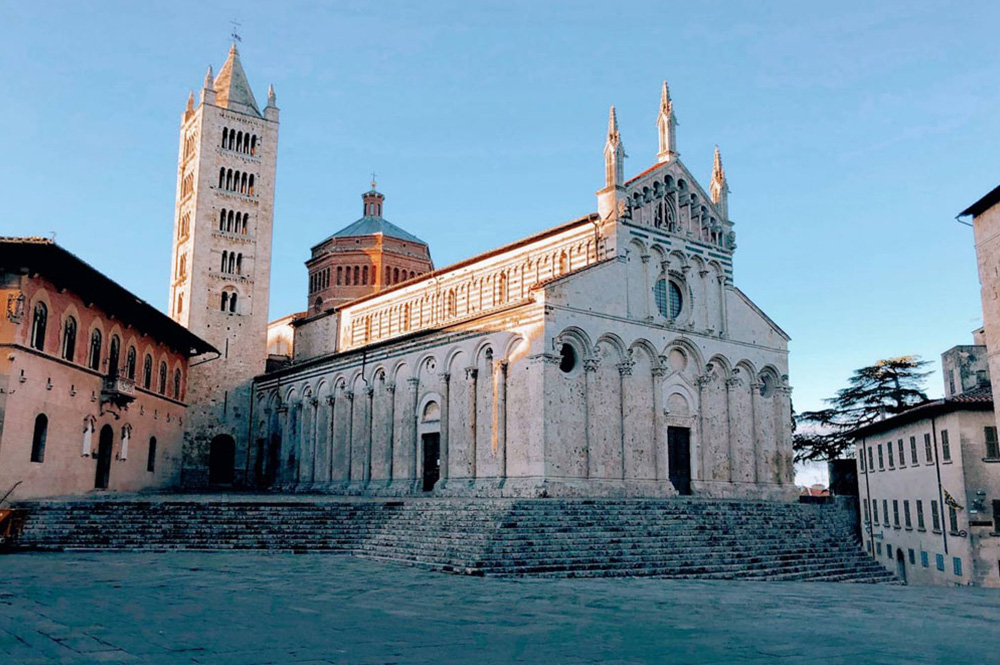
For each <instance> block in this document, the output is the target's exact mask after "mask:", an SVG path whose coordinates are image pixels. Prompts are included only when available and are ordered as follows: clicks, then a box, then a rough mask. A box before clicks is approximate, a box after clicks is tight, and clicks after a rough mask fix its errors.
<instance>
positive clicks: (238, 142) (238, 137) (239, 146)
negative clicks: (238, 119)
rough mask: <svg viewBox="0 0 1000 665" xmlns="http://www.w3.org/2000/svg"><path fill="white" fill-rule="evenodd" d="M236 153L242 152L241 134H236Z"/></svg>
mask: <svg viewBox="0 0 1000 665" xmlns="http://www.w3.org/2000/svg"><path fill="white" fill-rule="evenodd" d="M236 152H243V132H236Z"/></svg>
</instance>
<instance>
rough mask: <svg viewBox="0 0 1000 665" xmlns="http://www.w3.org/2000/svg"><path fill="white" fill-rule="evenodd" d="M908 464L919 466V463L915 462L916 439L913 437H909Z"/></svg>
mask: <svg viewBox="0 0 1000 665" xmlns="http://www.w3.org/2000/svg"><path fill="white" fill-rule="evenodd" d="M910 462H911V463H912V464H913V465H914V466H916V465H917V464H919V462H917V437H915V436H911V437H910Z"/></svg>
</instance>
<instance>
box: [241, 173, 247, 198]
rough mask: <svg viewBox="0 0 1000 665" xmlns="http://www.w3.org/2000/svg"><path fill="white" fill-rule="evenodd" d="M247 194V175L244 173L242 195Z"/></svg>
mask: <svg viewBox="0 0 1000 665" xmlns="http://www.w3.org/2000/svg"><path fill="white" fill-rule="evenodd" d="M246 193H247V174H246V173H244V174H243V177H242V179H241V180H240V194H246Z"/></svg>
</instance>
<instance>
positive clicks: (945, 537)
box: [931, 416, 948, 554]
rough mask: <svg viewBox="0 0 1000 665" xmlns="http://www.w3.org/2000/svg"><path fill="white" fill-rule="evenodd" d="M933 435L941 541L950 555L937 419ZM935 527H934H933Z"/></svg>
mask: <svg viewBox="0 0 1000 665" xmlns="http://www.w3.org/2000/svg"><path fill="white" fill-rule="evenodd" d="M931 434H932V436H933V438H934V470H935V471H936V472H937V484H938V516H939V517H940V518H941V539H942V540H943V541H944V553H945V554H947V553H948V529H946V528H945V519H944V493H943V492H942V491H941V462H940V461H939V460H938V442H937V419H936V418H934V417H933V416H932V417H931ZM932 526H933V525H932Z"/></svg>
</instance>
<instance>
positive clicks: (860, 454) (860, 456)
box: [858, 448, 865, 473]
mask: <svg viewBox="0 0 1000 665" xmlns="http://www.w3.org/2000/svg"><path fill="white" fill-rule="evenodd" d="M858 461H859V462H860V463H861V472H862V473H864V472H865V449H864V448H859V449H858Z"/></svg>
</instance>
